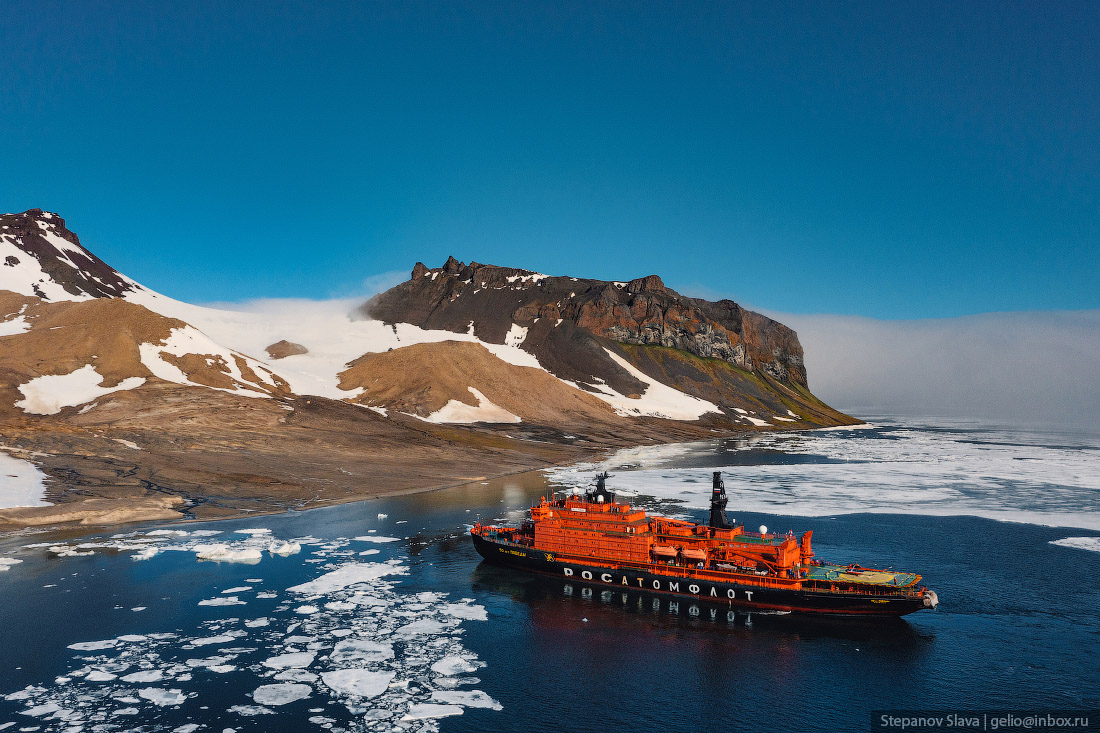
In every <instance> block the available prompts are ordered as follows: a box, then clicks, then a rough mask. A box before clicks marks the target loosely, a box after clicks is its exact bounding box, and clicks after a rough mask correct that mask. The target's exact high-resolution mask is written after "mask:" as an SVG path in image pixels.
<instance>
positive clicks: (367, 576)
mask: <svg viewBox="0 0 1100 733" xmlns="http://www.w3.org/2000/svg"><path fill="white" fill-rule="evenodd" d="M407 572H408V569H407V568H405V567H404V566H402V565H401V564H400V563H347V564H345V565H342V566H340V567H339V568H337V569H336V570H333V571H331V572H329V573H326V574H325V575H322V576H321V577H319V578H317V579H316V580H311V581H309V582H308V583H302V584H301V585H295V586H292V587H290V588H287V590H289V591H291V592H293V593H302V594H307V593H308V594H318V595H319V594H323V593H332V592H334V591H339V590H344V589H345V588H348V587H350V586H353V585H358V584H360V583H369V582H370V581H372V580H377V579H378V578H381V577H383V576H386V575H395V574H404V573H407Z"/></svg>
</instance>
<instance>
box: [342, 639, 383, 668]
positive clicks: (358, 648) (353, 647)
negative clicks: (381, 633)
mask: <svg viewBox="0 0 1100 733" xmlns="http://www.w3.org/2000/svg"><path fill="white" fill-rule="evenodd" d="M386 659H393V645H392V644H387V643H384V642H377V641H371V640H370V639H345V640H344V641H341V642H340V643H338V644H337V645H336V646H335V647H334V648H333V650H332V655H331V661H332V663H333V664H340V665H345V664H350V663H359V662H381V661H384V660H386Z"/></svg>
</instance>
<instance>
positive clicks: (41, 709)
mask: <svg viewBox="0 0 1100 733" xmlns="http://www.w3.org/2000/svg"><path fill="white" fill-rule="evenodd" d="M60 710H61V706H60V705H58V704H57V703H54V702H48V703H45V704H43V705H35V706H34V707H31V708H27V709H26V710H24V711H23V715H29V716H30V717H32V718H41V717H42V716H43V715H49V714H50V713H56V712H59V711H60ZM31 730H38V729H37V728H31Z"/></svg>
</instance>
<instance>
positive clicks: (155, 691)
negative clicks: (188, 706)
mask: <svg viewBox="0 0 1100 733" xmlns="http://www.w3.org/2000/svg"><path fill="white" fill-rule="evenodd" d="M137 694H138V697H141V698H144V699H146V700H148V701H149V702H151V703H153V704H154V705H156V706H157V707H166V706H175V705H180V704H181V703H183V701H184V700H186V699H187V695H185V694H183V691H182V690H176V689H172V690H164V689H161V688H159V687H145V688H143V689H141V690H138V693H137Z"/></svg>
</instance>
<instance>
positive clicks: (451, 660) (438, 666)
mask: <svg viewBox="0 0 1100 733" xmlns="http://www.w3.org/2000/svg"><path fill="white" fill-rule="evenodd" d="M476 669H477V667H476V666H475V665H473V664H471V663H470V661H469V660H468V659H464V658H463V657H444V658H443V659H440V660H439V661H438V662H436V663H435V664H433V665H432V671H433V672H436V673H437V674H441V675H443V676H444V677H453V676H454V675H456V674H460V673H463V672H473V671H475V670H476Z"/></svg>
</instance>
